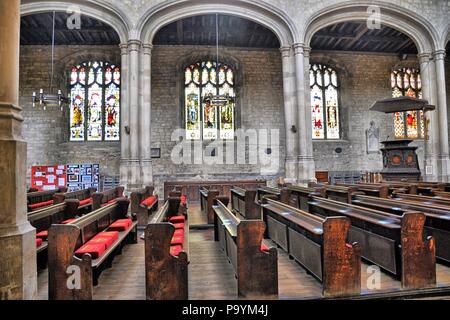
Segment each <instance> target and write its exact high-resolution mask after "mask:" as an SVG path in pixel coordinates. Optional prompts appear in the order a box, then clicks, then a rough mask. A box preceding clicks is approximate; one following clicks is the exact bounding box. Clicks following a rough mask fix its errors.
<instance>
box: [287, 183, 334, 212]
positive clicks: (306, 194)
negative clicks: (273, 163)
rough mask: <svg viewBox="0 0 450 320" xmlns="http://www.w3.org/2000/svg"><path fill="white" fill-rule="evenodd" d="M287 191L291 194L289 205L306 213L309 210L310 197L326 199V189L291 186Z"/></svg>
mask: <svg viewBox="0 0 450 320" xmlns="http://www.w3.org/2000/svg"><path fill="white" fill-rule="evenodd" d="M287 190H288V192H289V200H288V204H289V205H290V206H292V207H294V208H299V209H301V210H304V211H307V210H308V201H309V198H310V196H312V195H315V196H319V197H325V189H324V188H320V187H301V186H290V187H288V188H287Z"/></svg>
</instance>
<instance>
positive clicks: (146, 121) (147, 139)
mask: <svg viewBox="0 0 450 320" xmlns="http://www.w3.org/2000/svg"><path fill="white" fill-rule="evenodd" d="M152 48H153V45H151V44H144V45H143V55H142V73H141V74H142V82H141V83H142V88H141V92H142V93H143V96H142V103H141V111H140V119H139V120H140V137H141V138H140V150H141V154H140V161H141V177H142V184H143V185H144V186H146V185H151V184H153V170H152V158H151V118H152V117H151V109H152V98H151V92H152V90H151V88H152Z"/></svg>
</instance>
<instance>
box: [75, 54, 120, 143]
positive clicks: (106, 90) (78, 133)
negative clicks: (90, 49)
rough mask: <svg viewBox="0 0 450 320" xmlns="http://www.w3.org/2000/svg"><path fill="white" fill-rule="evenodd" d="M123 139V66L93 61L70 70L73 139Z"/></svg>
mask: <svg viewBox="0 0 450 320" xmlns="http://www.w3.org/2000/svg"><path fill="white" fill-rule="evenodd" d="M119 140H120V68H119V67H118V66H115V65H113V64H111V63H108V62H103V61H89V62H84V63H82V64H80V65H77V66H74V67H72V69H71V74H70V141H119Z"/></svg>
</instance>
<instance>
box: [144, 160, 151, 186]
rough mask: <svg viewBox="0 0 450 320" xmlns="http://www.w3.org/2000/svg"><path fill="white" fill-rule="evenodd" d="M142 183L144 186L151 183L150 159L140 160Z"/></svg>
mask: <svg viewBox="0 0 450 320" xmlns="http://www.w3.org/2000/svg"><path fill="white" fill-rule="evenodd" d="M141 171H142V174H141V176H142V184H143V185H144V186H150V185H153V163H152V160H151V159H143V160H142V161H141Z"/></svg>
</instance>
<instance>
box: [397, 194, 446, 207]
mask: <svg viewBox="0 0 450 320" xmlns="http://www.w3.org/2000/svg"><path fill="white" fill-rule="evenodd" d="M443 192H445V191H443ZM391 199H394V200H406V201H408V202H415V203H418V204H426V205H439V206H448V207H450V198H445V197H435V196H421V195H417V194H408V193H402V192H394V193H393V194H392V196H391ZM449 209H450V208H449Z"/></svg>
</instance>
